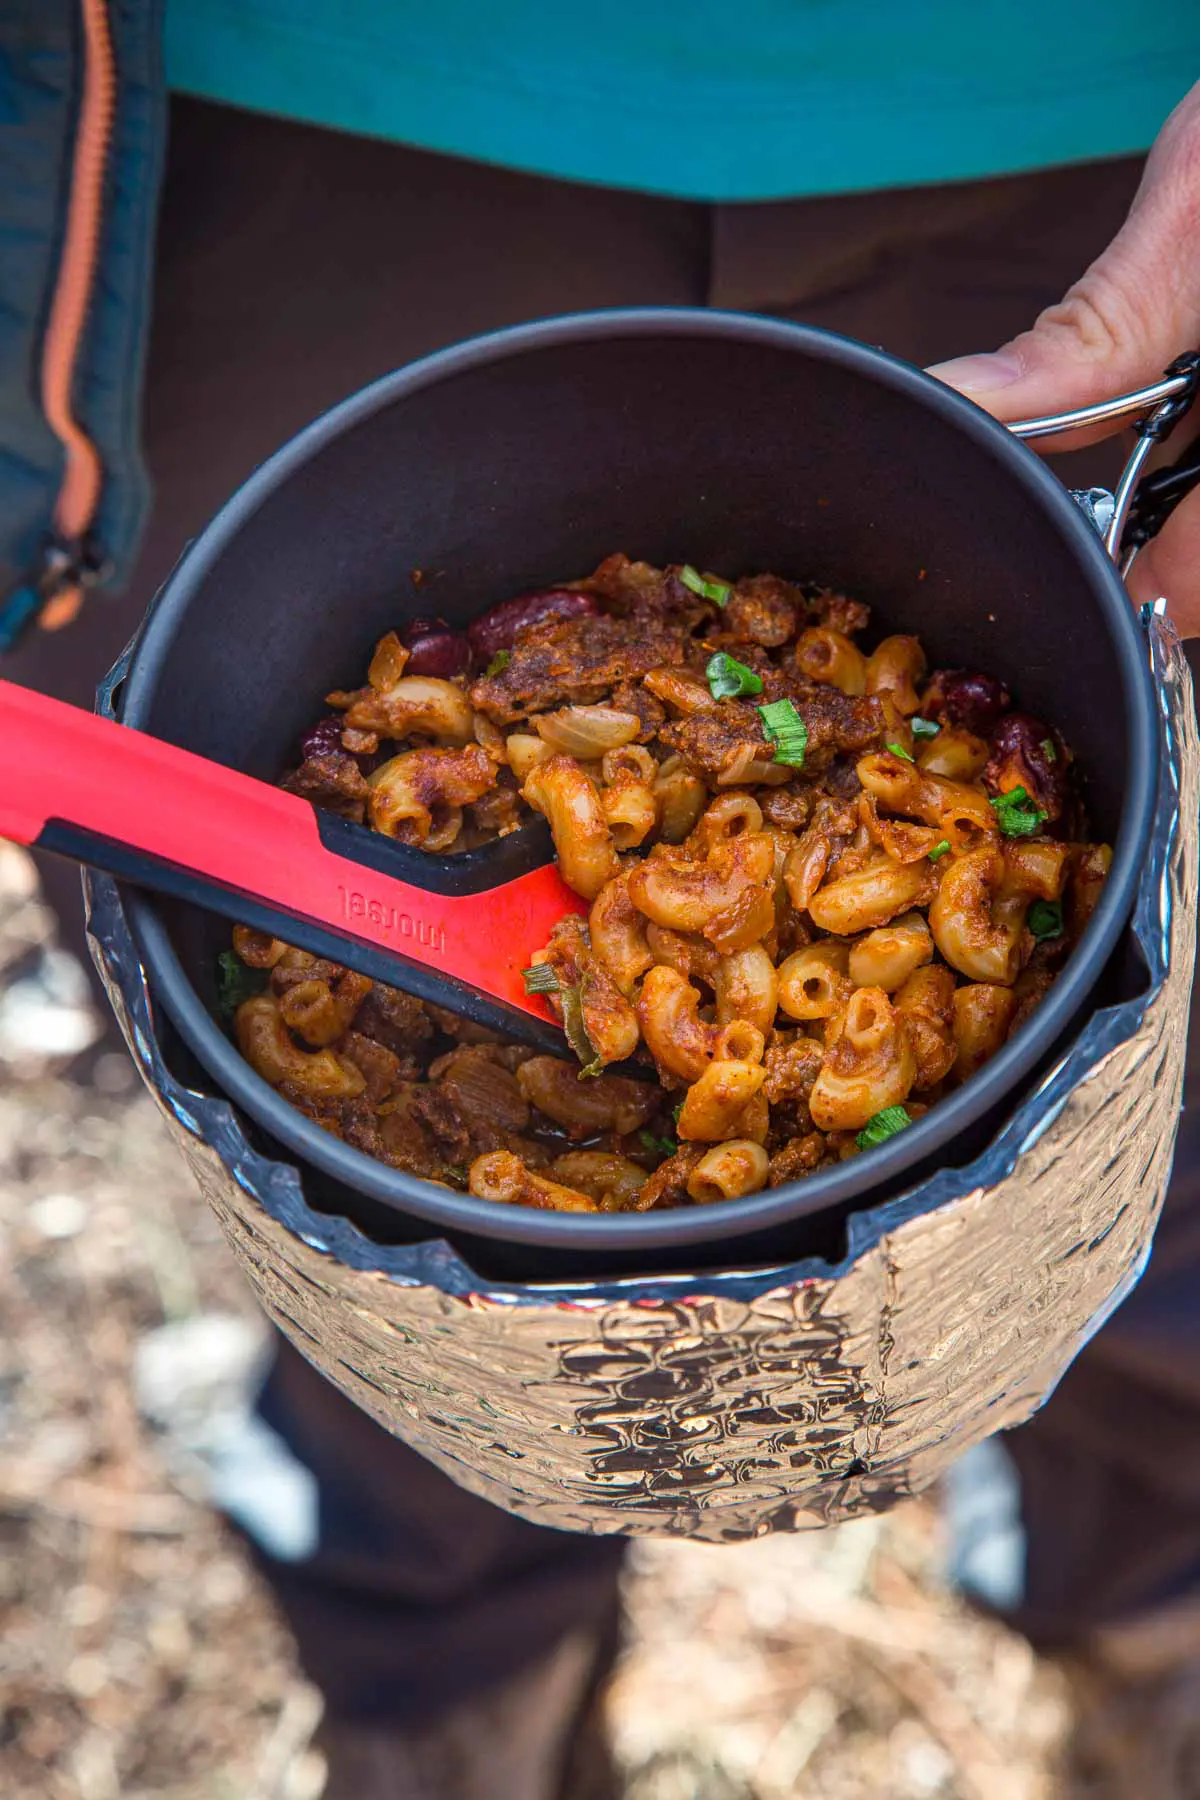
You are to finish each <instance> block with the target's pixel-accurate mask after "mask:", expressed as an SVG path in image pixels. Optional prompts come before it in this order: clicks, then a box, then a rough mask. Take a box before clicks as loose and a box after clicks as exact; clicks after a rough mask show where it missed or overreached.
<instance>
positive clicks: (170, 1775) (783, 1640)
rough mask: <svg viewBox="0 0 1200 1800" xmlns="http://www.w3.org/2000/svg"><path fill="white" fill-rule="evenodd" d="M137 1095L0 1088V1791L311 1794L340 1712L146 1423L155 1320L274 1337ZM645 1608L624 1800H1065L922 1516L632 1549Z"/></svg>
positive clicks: (1036, 1668)
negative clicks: (138, 1375) (1054, 1797)
mask: <svg viewBox="0 0 1200 1800" xmlns="http://www.w3.org/2000/svg"><path fill="white" fill-rule="evenodd" d="M8 867H9V874H10V878H11V877H12V876H13V872H14V869H15V865H14V864H13V863H12V862H11V859H10V862H9V865H8ZM3 875H4V865H3V863H2V862H0V982H2V980H3V968H4V963H5V960H6V953H5V943H6V942H7V947H8V948H7V960H8V961H9V964H10V967H11V966H12V964H13V962H14V959H15V955H16V951H17V950H19V949H20V948H21V946H22V944H27V943H28V942H30V941H32V937H31V934H32V933H33V932H35V931H36V930H40V929H41V928H42V927H43V926H44V919H42V920H41V921H40V924H39V921H38V909H37V908H36V905H35V904H34V903H33V902H32V901H31V899H30V896H29V894H28V893H27V892H26V893H25V894H24V896H23V897H22V898H21V899H20V904H19V906H17V905H16V904H15V903H11V902H12V896H11V891H10V904H9V906H8V914H7V933H8V935H7V940H6V939H5V937H4V932H5V906H4V894H3ZM11 886H12V880H11V879H10V890H11ZM18 915H19V916H20V918H21V919H22V920H23V923H22V924H21V925H20V928H19V929H18V927H17V926H16V925H15V924H14V919H15V918H16V917H17V916H18ZM14 946H15V948H14ZM35 1060H36V1059H35ZM132 1080H133V1078H132V1074H131V1071H129V1070H127V1068H126V1065H125V1063H124V1061H123V1059H121V1058H108V1059H103V1060H102V1061H101V1062H100V1064H99V1065H98V1069H97V1079H96V1082H95V1083H94V1084H93V1085H92V1086H90V1087H86V1088H85V1087H80V1086H77V1085H73V1084H70V1083H67V1082H66V1081H64V1080H62V1079H60V1078H56V1077H55V1076H54V1075H53V1074H52V1073H49V1072H46V1071H45V1070H44V1069H43V1070H42V1071H41V1072H39V1071H38V1070H37V1068H36V1066H34V1063H31V1062H28V1061H27V1062H26V1065H25V1066H24V1067H23V1069H22V1070H21V1072H20V1078H18V1075H17V1073H16V1072H14V1071H13V1070H12V1069H10V1071H9V1075H8V1079H7V1081H6V1082H5V1083H4V1086H3V1089H2V1091H0V1319H2V1320H3V1332H2V1334H0V1405H2V1407H3V1415H4V1416H3V1432H2V1433H0V1445H2V1446H3V1447H2V1448H0V1658H2V1660H0V1794H2V1795H3V1796H5V1800H318V1796H319V1794H320V1792H321V1786H322V1781H323V1772H322V1768H321V1765H320V1760H319V1758H318V1757H317V1756H316V1755H315V1753H314V1752H313V1751H312V1750H311V1748H310V1741H311V1737H312V1733H313V1730H314V1728H315V1725H316V1722H317V1718H318V1713H319V1701H318V1699H317V1697H316V1696H315V1695H314V1694H313V1692H312V1690H311V1689H310V1688H309V1687H308V1686H307V1685H306V1684H305V1683H304V1681H303V1680H302V1678H301V1677H300V1675H299V1673H298V1670H297V1667H296V1663H295V1658H294V1654H293V1650H292V1647H291V1644H290V1642H289V1639H288V1637H287V1634H286V1633H285V1631H284V1629H283V1628H282V1626H281V1625H280V1623H279V1622H278V1620H277V1619H276V1617H275V1615H274V1613H273V1610H272V1607H271V1604H270V1601H269V1597H268V1596H267V1594H266V1593H265V1592H264V1590H263V1588H262V1586H261V1584H260V1583H259V1581H258V1579H257V1578H256V1576H255V1575H254V1573H253V1572H252V1570H251V1568H250V1566H249V1563H248V1561H247V1559H246V1557H245V1556H244V1554H243V1552H242V1549H241V1547H240V1545H239V1543H238V1541H237V1540H236V1539H235V1538H234V1537H233V1536H232V1534H230V1533H229V1532H228V1531H227V1530H226V1529H225V1528H224V1527H223V1526H222V1525H221V1524H220V1523H219V1522H218V1521H217V1520H216V1519H215V1518H214V1516H213V1515H212V1514H211V1512H210V1511H209V1510H208V1509H207V1507H206V1505H205V1503H204V1498H203V1484H202V1482H201V1480H200V1474H199V1470H198V1468H197V1467H196V1466H195V1465H194V1464H193V1463H192V1462H191V1461H189V1458H188V1456H187V1454H186V1453H185V1452H183V1451H181V1449H180V1447H179V1445H178V1444H176V1443H174V1442H173V1440H172V1439H171V1438H170V1437H169V1436H165V1435H164V1434H163V1433H161V1432H157V1431H155V1430H154V1429H153V1428H152V1427H151V1426H150V1425H149V1424H148V1423H147V1422H146V1421H145V1420H144V1419H143V1418H141V1417H140V1416H139V1413H138V1410H137V1407H136V1404H135V1400H134V1392H135V1389H134V1370H135V1364H136V1361H137V1359H138V1356H139V1346H142V1347H143V1348H144V1346H145V1345H146V1344H147V1342H153V1341H154V1336H153V1334H155V1333H156V1332H160V1331H161V1328H162V1327H163V1326H164V1324H167V1325H169V1324H171V1323H178V1322H180V1321H187V1320H189V1319H191V1320H195V1319H197V1318H203V1317H209V1318H214V1317H215V1318H216V1319H218V1320H220V1319H234V1320H236V1319H241V1320H246V1321H250V1320H252V1319H253V1317H254V1315H253V1310H252V1307H251V1304H250V1301H249V1297H248V1293H247V1290H246V1288H245V1287H244V1284H243V1282H242V1279H241V1277H240V1275H239V1273H238V1271H237V1270H236V1268H235V1267H234V1265H233V1263H232V1261H231V1259H230V1257H229V1255H228V1253H227V1251H226V1249H225V1247H224V1244H223V1243H222V1241H221V1240H220V1238H219V1235H218V1233H217V1231H216V1228H215V1226H214V1225H213V1223H212V1222H211V1220H210V1218H209V1215H208V1214H207V1212H206V1210H205V1209H204V1207H203V1205H202V1204H201V1202H200V1201H199V1199H198V1197H197V1196H196V1195H195V1193H194V1191H193V1189H192V1188H191V1186H190V1183H189V1180H188V1178H187V1176H186V1174H185V1172H184V1169H183V1166H182V1163H181V1162H180V1161H179V1159H178V1157H177V1155H176V1153H175V1151H174V1149H173V1147H172V1146H171V1144H170V1143H169V1141H168V1140H167V1138H166V1135H165V1132H164V1130H163V1128H162V1126H161V1124H160V1122H159V1120H158V1117H157V1114H156V1113H155V1111H154V1109H153V1107H152V1105H151V1103H150V1102H149V1100H148V1099H147V1098H146V1097H145V1096H144V1095H142V1094H141V1093H140V1092H135V1091H134V1088H133V1085H132ZM234 1337H235V1340H236V1333H234ZM629 1613H630V1620H631V1626H632V1631H631V1643H630V1648H629V1652H628V1655H627V1657H626V1659H625V1662H624V1665H623V1667H622V1669H621V1671H620V1674H619V1678H618V1681H617V1685H616V1689H615V1692H614V1695H613V1708H612V1717H613V1726H614V1730H615V1733H616V1739H617V1744H618V1748H619V1751H620V1753H621V1756H622V1759H623V1762H624V1764H625V1766H626V1768H627V1769H628V1772H629V1787H628V1793H629V1800H809V1797H812V1800H817V1797H818V1796H819V1797H820V1800H868V1797H869V1800H927V1797H929V1796H939V1797H942V1800H1049V1796H1050V1795H1051V1794H1052V1793H1053V1792H1054V1788H1053V1785H1052V1778H1051V1775H1050V1769H1051V1766H1052V1763H1053V1761H1054V1758H1055V1755H1056V1746H1057V1745H1058V1743H1059V1741H1060V1739H1061V1737H1062V1734H1063V1730H1064V1726H1065V1705H1064V1700H1063V1696H1062V1692H1061V1690H1060V1688H1059V1687H1058V1686H1057V1685H1056V1679H1055V1677H1054V1676H1053V1674H1052V1673H1051V1672H1049V1671H1047V1670H1045V1669H1044V1668H1042V1667H1041V1666H1040V1665H1038V1664H1037V1663H1036V1661H1035V1659H1034V1658H1033V1657H1032V1655H1031V1653H1030V1652H1029V1650H1028V1649H1027V1647H1026V1646H1025V1645H1024V1644H1023V1643H1022V1642H1021V1641H1019V1640H1017V1639H1014V1638H1012V1637H1011V1636H1009V1635H1007V1634H1005V1633H1003V1632H1001V1631H999V1630H997V1629H995V1628H994V1627H992V1626H990V1625H987V1624H985V1623H983V1622H981V1621H979V1620H977V1619H975V1618H973V1617H971V1616H970V1615H968V1614H967V1613H966V1611H965V1610H964V1609H963V1608H962V1607H961V1606H960V1605H959V1604H958V1603H957V1602H956V1601H955V1600H954V1599H953V1598H952V1597H951V1596H950V1594H949V1593H948V1592H947V1590H946V1587H945V1584H944V1582H943V1580H942V1577H941V1574H940V1554H939V1539H938V1529H937V1523H936V1518H935V1515H934V1513H933V1511H932V1509H931V1508H929V1507H928V1506H924V1505H910V1506H907V1507H905V1508H902V1509H901V1510H899V1511H897V1512H896V1513H894V1514H892V1515H891V1516H890V1517H888V1518H887V1519H885V1520H882V1521H871V1522H868V1523H864V1524H861V1525H856V1526H851V1527H847V1528H843V1529H841V1530H838V1531H831V1532H827V1533H822V1534H819V1535H811V1536H804V1537H799V1538H790V1539H788V1538H776V1539H770V1540H766V1541H764V1542H761V1543H757V1544H752V1545H747V1546H745V1547H743V1548H738V1549H712V1548H708V1547H705V1546H700V1545H690V1544H649V1545H643V1546H640V1547H639V1548H638V1549H637V1550H636V1551H635V1554H634V1559H633V1569H632V1573H631V1578H630V1583H629ZM431 1800H433V1797H432V1796H431Z"/></svg>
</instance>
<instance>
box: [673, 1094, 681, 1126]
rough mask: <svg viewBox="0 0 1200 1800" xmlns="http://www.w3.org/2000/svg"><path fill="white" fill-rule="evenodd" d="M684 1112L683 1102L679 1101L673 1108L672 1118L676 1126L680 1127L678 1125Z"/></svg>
mask: <svg viewBox="0 0 1200 1800" xmlns="http://www.w3.org/2000/svg"><path fill="white" fill-rule="evenodd" d="M682 1111H683V1101H682V1100H677V1101H676V1102H675V1104H674V1106H673V1107H672V1108H671V1117H672V1118H673V1119H674V1121H675V1123H676V1125H678V1123H679V1115H680V1113H681V1112H682Z"/></svg>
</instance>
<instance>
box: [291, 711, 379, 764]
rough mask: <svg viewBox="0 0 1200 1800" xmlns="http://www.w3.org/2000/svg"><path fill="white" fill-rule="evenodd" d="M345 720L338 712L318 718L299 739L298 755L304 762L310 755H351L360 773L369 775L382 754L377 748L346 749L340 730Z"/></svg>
mask: <svg viewBox="0 0 1200 1800" xmlns="http://www.w3.org/2000/svg"><path fill="white" fill-rule="evenodd" d="M345 726H346V721H345V719H344V718H343V717H342V715H341V714H340V713H329V714H327V715H326V717H325V718H323V719H318V720H317V722H316V724H315V725H313V726H311V727H310V729H309V730H308V731H306V732H305V734H304V736H303V737H302V738H301V739H300V756H301V759H302V760H303V761H305V762H307V761H308V758H309V757H310V756H353V758H354V760H355V762H356V763H357V764H358V769H359V773H360V774H361V775H370V774H371V773H372V771H373V770H375V769H377V768H378V767H379V765H380V763H381V762H383V761H384V760H385V759H384V756H383V754H382V752H381V751H378V750H359V751H352V750H347V748H346V746H345V745H344V744H343V742H342V732H343V731H344V729H345Z"/></svg>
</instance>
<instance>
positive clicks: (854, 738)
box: [658, 671, 883, 787]
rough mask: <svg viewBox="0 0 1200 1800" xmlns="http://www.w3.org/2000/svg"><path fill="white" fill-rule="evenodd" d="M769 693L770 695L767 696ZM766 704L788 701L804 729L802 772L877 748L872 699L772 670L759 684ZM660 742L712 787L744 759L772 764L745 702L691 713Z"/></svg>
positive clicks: (879, 718) (878, 719)
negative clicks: (756, 757) (844, 755)
mask: <svg viewBox="0 0 1200 1800" xmlns="http://www.w3.org/2000/svg"><path fill="white" fill-rule="evenodd" d="M772 690H774V691H772ZM763 695H764V698H765V699H769V700H779V699H790V700H792V701H793V703H794V704H795V707H796V710H797V712H798V713H799V714H800V716H801V718H802V719H803V720H804V723H805V725H806V726H807V727H808V748H807V750H806V751H805V753H804V772H805V774H811V773H813V772H814V771H817V770H821V771H823V770H824V769H825V768H827V767H828V766H829V764H830V763H832V761H833V759H834V758H835V757H836V756H838V755H839V754H842V753H844V752H847V751H851V752H854V753H855V754H861V753H862V752H863V751H864V750H868V749H870V748H872V747H873V746H874V745H875V744H877V743H878V741H879V739H880V736H881V734H882V731H883V710H882V708H881V707H880V704H879V702H878V700H876V699H874V698H873V697H871V696H864V697H862V698H855V697H854V696H852V695H849V694H843V693H842V692H841V691H840V689H838V688H833V687H824V686H822V685H821V684H820V683H817V682H807V683H806V682H804V681H803V680H802V679H801V678H798V677H796V676H794V675H791V674H785V673H783V672H782V671H776V672H775V674H774V676H773V677H772V678H771V679H770V680H768V681H767V682H766V683H765V684H764V688H763ZM658 735H659V740H660V742H661V743H664V744H666V745H667V746H668V747H669V748H670V749H672V750H677V751H678V752H679V754H680V756H682V758H683V760H684V762H685V763H686V764H687V766H688V768H689V769H691V770H692V771H693V772H694V773H695V774H697V775H700V776H702V777H703V779H704V780H705V781H707V782H708V783H709V785H710V786H711V787H716V786H718V785H719V784H720V782H721V781H722V779H724V778H727V777H728V774H729V771H730V770H731V769H733V768H735V767H736V766H737V765H738V763H739V761H741V760H744V759H745V758H746V757H748V756H751V755H755V754H760V755H761V759H762V760H763V761H765V762H769V761H770V760H771V751H770V747H769V745H768V744H767V741H766V739H765V737H764V736H763V727H762V719H761V717H760V716H759V713H758V710H757V707H755V706H754V705H752V704H751V703H750V702H749V701H748V700H728V701H725V702H723V703H722V704H721V705H720V706H717V707H713V708H712V709H711V710H710V711H706V712H698V713H693V714H692V715H691V716H690V717H689V718H684V719H676V720H675V722H674V723H673V724H671V725H664V726H663V728H662V730H661V731H660V732H659V734H658Z"/></svg>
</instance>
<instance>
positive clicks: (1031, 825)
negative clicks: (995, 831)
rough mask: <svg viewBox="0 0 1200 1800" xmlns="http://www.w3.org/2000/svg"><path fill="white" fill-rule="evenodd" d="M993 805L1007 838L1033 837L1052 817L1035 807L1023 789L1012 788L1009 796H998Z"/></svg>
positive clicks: (995, 797) (997, 819)
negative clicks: (1039, 827)
mask: <svg viewBox="0 0 1200 1800" xmlns="http://www.w3.org/2000/svg"><path fill="white" fill-rule="evenodd" d="M991 805H992V807H993V809H994V811H995V814H996V822H997V823H998V825H999V827H1000V830H1001V832H1002V834H1003V835H1004V836H1005V837H1032V835H1033V833H1034V832H1035V831H1036V830H1037V828H1038V826H1039V825H1041V824H1044V823H1045V821H1046V819H1048V818H1049V816H1050V815H1049V814H1048V813H1044V812H1042V811H1041V810H1040V809H1039V808H1038V807H1036V806H1035V805H1034V803H1033V801H1032V800H1031V799H1030V797H1029V794H1028V793H1027V792H1026V790H1025V789H1024V788H1023V787H1015V788H1011V789H1010V790H1009V792H1008V793H1007V794H996V795H995V796H994V798H993V799H992V801H991Z"/></svg>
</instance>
